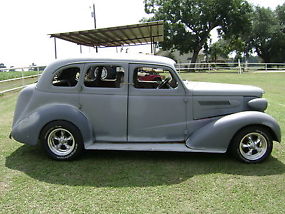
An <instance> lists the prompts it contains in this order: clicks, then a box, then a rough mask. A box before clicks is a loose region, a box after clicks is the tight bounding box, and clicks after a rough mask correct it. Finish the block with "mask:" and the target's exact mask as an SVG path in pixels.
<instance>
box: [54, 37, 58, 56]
mask: <svg viewBox="0 0 285 214" xmlns="http://www.w3.org/2000/svg"><path fill="white" fill-rule="evenodd" d="M53 41H54V58H55V59H57V50H56V38H55V37H54V38H53Z"/></svg>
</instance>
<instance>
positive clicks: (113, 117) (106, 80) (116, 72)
mask: <svg viewBox="0 0 285 214" xmlns="http://www.w3.org/2000/svg"><path fill="white" fill-rule="evenodd" d="M84 70H85V72H84V78H83V80H82V90H81V93H80V107H81V110H82V112H83V113H84V114H85V115H86V117H87V118H88V120H89V121H90V123H91V125H92V128H93V134H94V136H95V139H94V141H97V142H98V141H99V142H101V141H110V142H116V141H117V142H124V141H127V93H128V85H127V84H125V83H126V82H127V80H128V66H127V64H126V63H89V64H86V65H85V68H84Z"/></svg>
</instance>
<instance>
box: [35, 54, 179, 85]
mask: <svg viewBox="0 0 285 214" xmlns="http://www.w3.org/2000/svg"><path fill="white" fill-rule="evenodd" d="M81 63H139V64H152V65H163V66H168V67H171V68H173V69H175V67H174V66H175V61H174V60H172V59H170V58H167V57H162V56H154V55H144V54H138V55H131V54H116V55H110V54H108V55H102V54H96V55H95V56H94V57H92V58H91V57H78V58H69V59H60V60H56V61H54V62H53V63H51V64H49V65H48V66H47V67H46V68H45V71H44V73H43V74H42V76H41V78H40V79H39V81H38V84H37V88H38V89H41V90H45V89H48V88H49V87H50V81H49V80H50V79H51V78H52V77H53V75H54V72H55V71H56V70H58V69H60V68H61V67H63V66H68V65H72V64H81Z"/></svg>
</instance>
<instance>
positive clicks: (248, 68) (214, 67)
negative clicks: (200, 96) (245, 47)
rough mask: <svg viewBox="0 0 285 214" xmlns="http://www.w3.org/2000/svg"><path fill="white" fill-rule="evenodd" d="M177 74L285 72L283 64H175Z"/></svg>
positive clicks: (284, 64)
mask: <svg viewBox="0 0 285 214" xmlns="http://www.w3.org/2000/svg"><path fill="white" fill-rule="evenodd" d="M176 69H177V70H178V71H179V72H187V71H188V72H227V73H229V72H237V73H243V72H254V71H264V72H269V71H280V70H281V71H285V63H240V62H237V63H177V64H176Z"/></svg>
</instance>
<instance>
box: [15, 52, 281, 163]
mask: <svg viewBox="0 0 285 214" xmlns="http://www.w3.org/2000/svg"><path fill="white" fill-rule="evenodd" d="M174 65H175V63H174V61H172V60H171V59H168V58H164V57H158V56H143V55H141V56H139V57H137V58H123V57H121V58H118V57H116V58H103V57H102V58H93V59H89V58H86V59H68V60H60V61H56V62H54V63H53V64H51V65H49V66H48V67H47V68H46V69H45V71H44V73H43V75H42V76H41V78H40V79H39V81H38V83H37V84H34V85H31V86H28V87H26V88H25V89H23V90H22V92H21V93H20V95H19V98H18V102H17V106H16V110H15V115H14V121H13V127H12V132H11V136H12V137H13V138H14V139H15V140H17V141H19V142H22V143H25V144H30V145H36V144H38V143H40V144H42V145H43V146H44V148H45V150H46V151H47V154H48V155H49V156H50V157H51V158H54V159H57V160H68V159H73V158H74V157H76V156H78V155H79V154H80V153H82V151H83V150H84V149H87V150H89V149H91V150H136V151H177V152H209V153H225V152H229V153H230V154H232V155H233V156H234V157H236V158H238V159H239V160H241V161H244V162H247V163H257V162H261V161H263V160H264V159H266V158H267V157H268V156H269V155H270V153H271V151H272V146H273V145H272V142H273V141H278V142H280V140H281V132H280V127H279V125H278V124H277V122H276V121H275V120H274V119H273V118H272V117H271V116H269V115H267V114H265V113H264V111H265V109H266V107H267V101H266V100H265V99H264V98H261V97H262V95H263V93H264V92H263V90H262V89H260V88H257V87H253V86H244V85H230V84H218V83H200V82H188V81H182V80H181V79H180V77H179V76H178V74H177V73H176V71H175V67H174ZM109 73H110V75H109ZM150 73H156V75H159V78H157V80H154V79H153V78H147V77H146V76H147V75H149V74H150Z"/></svg>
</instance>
